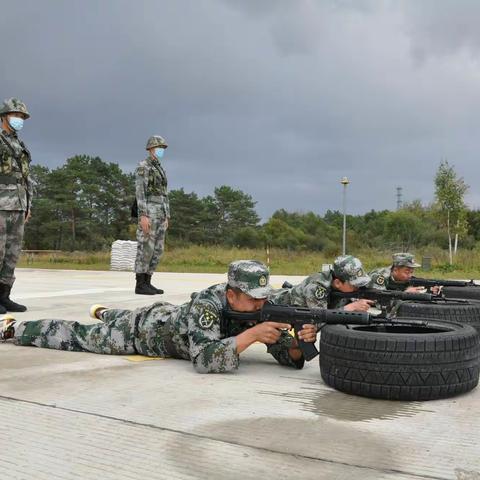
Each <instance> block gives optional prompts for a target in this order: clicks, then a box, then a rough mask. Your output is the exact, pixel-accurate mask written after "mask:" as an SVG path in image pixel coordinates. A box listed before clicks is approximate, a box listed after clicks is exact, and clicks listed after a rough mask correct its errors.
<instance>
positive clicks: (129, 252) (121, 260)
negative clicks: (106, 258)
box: [110, 240, 137, 272]
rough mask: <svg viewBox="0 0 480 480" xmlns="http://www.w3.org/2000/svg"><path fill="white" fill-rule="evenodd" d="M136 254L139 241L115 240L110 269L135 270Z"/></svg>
mask: <svg viewBox="0 0 480 480" xmlns="http://www.w3.org/2000/svg"><path fill="white" fill-rule="evenodd" d="M136 256H137V242H134V241H132V240H115V241H114V242H113V243H112V254H111V258H110V270H124V271H128V272H133V270H134V269H135V257H136Z"/></svg>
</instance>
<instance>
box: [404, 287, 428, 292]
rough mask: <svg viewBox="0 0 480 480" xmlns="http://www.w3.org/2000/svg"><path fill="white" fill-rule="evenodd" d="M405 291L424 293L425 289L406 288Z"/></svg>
mask: <svg viewBox="0 0 480 480" xmlns="http://www.w3.org/2000/svg"><path fill="white" fill-rule="evenodd" d="M405 291H406V292H410V293H424V292H425V289H424V288H423V287H408V288H407V289H406V290H405Z"/></svg>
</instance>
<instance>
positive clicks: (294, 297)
mask: <svg viewBox="0 0 480 480" xmlns="http://www.w3.org/2000/svg"><path fill="white" fill-rule="evenodd" d="M369 282H370V277H369V276H368V275H366V274H365V273H364V270H363V266H362V262H360V260H359V259H358V258H355V257H353V256H352V255H343V256H340V257H337V258H336V259H335V261H334V262H333V266H332V269H331V270H329V271H328V272H319V273H314V274H313V275H310V276H309V277H307V278H306V279H305V280H304V281H303V282H301V283H299V284H298V285H296V286H294V287H292V288H284V289H281V290H277V291H275V292H274V293H273V294H271V295H270V297H269V300H270V301H272V302H273V303H276V304H279V305H298V306H301V307H308V308H329V309H330V308H337V309H338V308H343V309H344V310H347V311H367V310H368V309H369V308H370V307H371V306H372V305H373V303H374V302H373V301H371V300H365V299H359V300H356V301H354V302H353V301H351V300H349V299H345V298H340V299H339V298H333V297H332V295H331V293H332V291H335V290H336V291H339V292H343V293H349V292H355V291H357V290H358V289H359V288H360V287H364V286H365V285H367V284H368V283H369Z"/></svg>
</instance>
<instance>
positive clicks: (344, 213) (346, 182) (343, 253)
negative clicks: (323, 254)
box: [340, 177, 350, 255]
mask: <svg viewBox="0 0 480 480" xmlns="http://www.w3.org/2000/svg"><path fill="white" fill-rule="evenodd" d="M340 183H341V184H342V185H343V248H342V255H345V254H346V252H347V185H348V184H349V183H350V181H349V180H348V178H347V177H343V178H342V179H341V180H340Z"/></svg>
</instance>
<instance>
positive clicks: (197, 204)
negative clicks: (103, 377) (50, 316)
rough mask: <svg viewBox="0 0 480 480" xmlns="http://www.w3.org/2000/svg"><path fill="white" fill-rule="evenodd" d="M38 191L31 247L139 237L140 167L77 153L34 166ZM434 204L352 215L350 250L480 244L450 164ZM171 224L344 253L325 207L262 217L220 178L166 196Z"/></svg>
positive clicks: (189, 239)
mask: <svg viewBox="0 0 480 480" xmlns="http://www.w3.org/2000/svg"><path fill="white" fill-rule="evenodd" d="M32 178H33V180H34V182H35V185H36V186H35V190H36V193H35V197H34V200H33V207H32V213H33V216H32V219H31V221H30V223H29V224H28V226H27V229H26V233H25V246H24V248H26V249H35V250H36V249H41V250H88V251H95V250H102V249H109V248H110V245H111V243H112V242H113V241H114V240H117V239H134V238H135V229H136V225H135V224H134V223H133V222H132V219H131V217H130V206H131V204H132V202H133V199H134V197H135V179H134V174H132V173H125V172H123V171H122V170H121V168H120V167H119V166H118V165H117V164H115V163H107V162H104V161H103V160H102V159H100V158H99V157H90V156H86V155H78V156H75V157H72V158H69V159H68V160H67V161H66V163H65V164H64V165H62V166H61V167H58V168H54V169H49V168H47V167H43V166H39V165H34V166H33V167H32ZM435 188H436V193H435V201H434V202H432V204H431V205H422V204H421V202H420V201H413V202H411V203H409V204H406V205H404V206H403V208H401V209H399V210H396V211H389V210H381V211H375V210H372V211H370V212H368V213H365V214H363V215H348V216H347V225H348V230H347V231H348V234H347V244H348V247H349V250H351V251H353V250H358V249H361V248H365V247H368V248H377V249H381V250H387V249H390V250H392V249H400V250H411V249H415V248H419V247H424V246H437V247H441V248H445V249H447V248H450V251H451V255H452V256H453V255H454V252H455V249H456V246H458V245H459V244H461V246H462V247H463V248H474V247H475V246H476V245H477V242H480V211H478V210H469V209H467V207H466V206H465V204H464V201H463V196H464V194H465V192H466V190H467V188H468V186H467V185H465V183H464V182H463V179H461V178H458V177H457V175H456V173H455V171H454V169H453V167H452V166H450V165H449V164H448V162H442V163H441V164H440V166H439V169H438V171H437V175H436V177H435ZM169 198H170V210H171V215H172V217H171V222H170V225H171V226H170V228H169V230H168V245H170V246H175V245H185V244H208V245H212V244H215V245H225V246H239V247H252V248H254V247H257V248H258V247H264V246H266V245H270V246H271V247H278V248H284V249H291V250H316V251H324V252H325V253H326V254H328V255H336V254H337V253H339V250H340V246H341V238H342V224H343V215H342V213H341V212H339V211H330V210H329V211H327V212H326V213H325V214H324V215H319V214H316V213H313V212H288V211H286V210H284V209H280V210H277V211H276V212H275V213H274V214H273V215H272V216H271V217H270V218H269V219H268V220H267V221H265V222H264V223H261V221H260V217H259V216H258V214H257V212H256V210H255V207H256V202H255V200H254V199H253V198H252V197H251V196H250V195H249V194H247V193H245V192H242V191H241V190H236V189H234V188H232V187H230V186H227V185H223V186H219V187H217V188H215V189H214V192H213V194H212V195H207V196H205V197H200V196H199V195H197V194H196V193H195V192H185V191H184V189H182V188H181V189H178V190H171V191H170V193H169Z"/></svg>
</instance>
